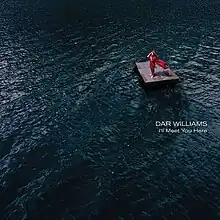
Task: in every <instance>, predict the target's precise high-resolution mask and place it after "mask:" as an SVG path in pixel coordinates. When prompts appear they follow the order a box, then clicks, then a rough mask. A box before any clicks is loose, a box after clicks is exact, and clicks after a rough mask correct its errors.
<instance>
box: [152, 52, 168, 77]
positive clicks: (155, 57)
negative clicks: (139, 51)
mask: <svg viewBox="0 0 220 220" xmlns="http://www.w3.org/2000/svg"><path fill="white" fill-rule="evenodd" d="M149 60H150V69H151V74H152V75H153V76H155V66H156V64H157V65H159V66H161V67H162V68H163V69H167V68H169V67H168V65H167V64H166V63H165V62H164V61H163V60H160V59H158V58H157V55H156V53H154V52H152V53H151V54H150V56H149Z"/></svg>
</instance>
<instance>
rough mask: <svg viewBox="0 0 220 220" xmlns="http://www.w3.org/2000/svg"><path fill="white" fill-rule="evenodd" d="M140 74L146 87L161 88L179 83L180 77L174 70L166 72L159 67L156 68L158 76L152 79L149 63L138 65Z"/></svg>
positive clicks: (139, 63)
mask: <svg viewBox="0 0 220 220" xmlns="http://www.w3.org/2000/svg"><path fill="white" fill-rule="evenodd" d="M136 66H137V69H138V72H139V73H140V75H141V77H142V79H143V81H144V83H145V85H147V86H159V85H162V84H163V85H166V84H173V83H177V82H179V77H178V76H177V75H176V74H175V73H174V72H173V71H172V70H164V69H163V68H161V67H159V66H157V68H155V74H156V76H155V77H153V78H151V70H150V67H149V61H146V62H138V63H136Z"/></svg>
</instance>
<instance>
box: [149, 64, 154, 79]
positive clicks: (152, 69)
mask: <svg viewBox="0 0 220 220" xmlns="http://www.w3.org/2000/svg"><path fill="white" fill-rule="evenodd" d="M150 70H151V75H152V76H153V77H154V76H155V64H154V63H153V62H151V61H150Z"/></svg>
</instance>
